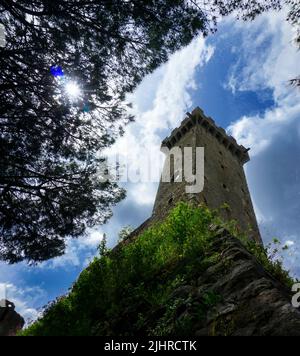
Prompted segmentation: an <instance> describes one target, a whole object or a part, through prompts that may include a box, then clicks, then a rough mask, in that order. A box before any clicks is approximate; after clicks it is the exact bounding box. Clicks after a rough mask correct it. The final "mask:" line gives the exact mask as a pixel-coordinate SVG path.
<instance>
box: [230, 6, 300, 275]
mask: <svg viewBox="0 0 300 356" xmlns="http://www.w3.org/2000/svg"><path fill="white" fill-rule="evenodd" d="M241 26H242V27H241ZM235 30H236V31H242V35H243V36H242V38H243V43H242V46H241V49H242V52H241V55H242V60H241V61H239V62H238V63H236V64H235V65H234V66H233V67H232V70H231V74H230V77H229V81H228V86H227V87H228V88H231V90H232V92H233V93H234V92H236V91H258V90H269V89H271V90H272V92H273V99H274V103H275V105H274V107H272V108H269V109H267V110H266V111H265V112H264V113H263V114H261V115H256V116H248V117H247V116H244V117H241V118H240V120H238V121H237V122H234V123H232V124H231V125H230V127H229V128H228V131H229V132H230V133H231V134H232V135H233V136H234V137H236V139H237V140H238V141H239V142H240V143H241V144H243V145H245V146H248V147H251V153H252V161H251V162H250V163H249V164H248V165H247V168H246V170H247V176H248V181H249V184H250V188H251V191H252V196H253V199H254V203H255V206H256V208H257V212H258V216H259V220H260V227H261V230H262V234H263V236H264V240H265V242H267V241H270V239H271V238H272V237H274V236H276V237H279V238H280V239H281V240H282V241H283V242H285V241H287V242H288V245H289V246H290V247H291V246H292V247H293V248H292V250H293V253H292V255H291V254H288V255H287V256H286V259H285V263H286V265H287V266H288V267H289V268H291V269H292V271H293V272H294V273H295V274H297V275H298V276H299V275H300V268H299V267H297V262H296V261H297V259H298V257H299V251H298V246H299V243H300V224H299V214H300V199H299V198H300V169H299V168H298V162H299V158H300V141H299V139H300V101H299V94H300V93H299V91H297V89H295V88H292V87H290V86H289V84H288V80H290V79H291V78H293V77H295V76H296V75H297V73H298V70H299V63H300V53H299V52H298V51H297V48H296V47H295V46H294V45H293V43H292V40H291V39H292V38H293V31H294V29H293V28H292V27H291V26H290V25H289V24H288V23H287V22H286V21H285V14H284V13H273V14H268V15H263V16H261V17H259V18H258V19H257V20H256V21H255V22H253V23H249V24H243V25H239V24H237V25H236V26H235Z"/></svg>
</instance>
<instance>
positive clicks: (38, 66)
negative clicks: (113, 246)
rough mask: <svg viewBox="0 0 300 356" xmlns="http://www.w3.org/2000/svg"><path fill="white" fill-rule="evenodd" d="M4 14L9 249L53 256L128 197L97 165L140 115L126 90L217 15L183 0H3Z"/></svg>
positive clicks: (1, 185)
mask: <svg viewBox="0 0 300 356" xmlns="http://www.w3.org/2000/svg"><path fill="white" fill-rule="evenodd" d="M0 23H1V24H3V25H4V27H5V30H6V46H5V47H4V48H1V47H0V103H1V104H0V258H1V259H3V260H6V261H9V262H11V263H15V262H18V261H22V260H27V261H29V262H37V261H43V260H46V259H49V258H52V257H54V256H58V255H61V254H63V253H64V250H65V238H66V237H67V236H73V237H76V236H79V235H81V234H82V233H84V231H85V229H86V227H88V226H94V225H95V224H102V223H104V222H105V221H107V219H108V218H109V217H110V216H111V206H112V205H113V204H115V203H117V202H118V201H120V200H121V199H122V198H124V191H123V190H121V189H120V188H118V186H117V185H116V184H114V183H111V182H108V181H106V182H102V180H101V179H100V177H99V175H98V174H97V168H98V167H99V164H100V163H101V158H99V152H101V150H102V149H103V148H105V147H107V146H109V145H111V144H112V143H113V142H114V139H115V137H116V135H117V134H119V133H122V131H123V126H124V124H126V123H128V122H129V121H131V120H132V118H131V117H130V116H129V115H128V114H127V113H126V105H125V103H124V98H125V94H126V93H127V92H130V91H132V90H133V89H134V87H135V86H136V85H137V84H138V83H139V82H140V81H141V79H142V78H143V76H145V75H146V74H147V73H150V72H151V71H153V70H154V69H155V68H156V67H157V66H158V65H159V64H161V63H162V62H164V61H166V60H167V58H168V55H169V54H170V53H172V52H173V51H175V50H177V49H179V48H180V47H181V46H184V45H187V44H188V43H189V42H190V41H191V40H192V39H193V37H194V36H195V35H196V34H197V33H198V31H199V30H201V31H204V32H206V31H207V29H206V27H207V23H206V22H205V20H204V15H203V13H202V12H201V11H199V10H198V9H196V8H195V7H189V6H187V5H186V3H185V2H184V1H183V0H172V1H171V0H146V1H125V0H109V1H108V0H69V1H62V0H44V1H41V0H30V1H29V0H17V1H5V0H2V1H0ZM52 66H60V67H61V68H62V69H63V71H64V73H65V78H70V79H72V80H74V81H76V82H77V83H79V85H80V86H81V91H82V93H83V94H82V98H81V99H80V100H77V101H76V102H74V101H73V102H72V100H70V98H69V97H68V96H66V95H65V93H64V90H63V88H62V85H61V83H60V82H59V80H58V79H57V78H54V77H53V75H51V72H50V68H51V67H52Z"/></svg>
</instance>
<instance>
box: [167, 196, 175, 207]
mask: <svg viewBox="0 0 300 356" xmlns="http://www.w3.org/2000/svg"><path fill="white" fill-rule="evenodd" d="M173 201H174V198H173V197H171V198H170V199H169V201H168V204H169V205H171V204H172V203H173Z"/></svg>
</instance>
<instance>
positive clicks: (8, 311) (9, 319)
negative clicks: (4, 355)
mask: <svg viewBox="0 0 300 356" xmlns="http://www.w3.org/2000/svg"><path fill="white" fill-rule="evenodd" d="M24 324H25V321H24V319H23V318H22V317H21V316H20V315H19V314H18V313H17V312H16V311H15V305H14V304H13V303H11V302H10V301H8V300H2V301H0V336H15V335H16V334H17V332H18V331H20V330H22V328H23V326H24Z"/></svg>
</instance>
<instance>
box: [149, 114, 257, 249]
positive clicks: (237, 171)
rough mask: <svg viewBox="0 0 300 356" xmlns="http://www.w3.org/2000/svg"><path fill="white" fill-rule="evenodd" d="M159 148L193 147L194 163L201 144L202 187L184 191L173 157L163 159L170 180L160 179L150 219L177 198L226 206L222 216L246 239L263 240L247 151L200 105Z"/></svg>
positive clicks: (212, 206)
mask: <svg viewBox="0 0 300 356" xmlns="http://www.w3.org/2000/svg"><path fill="white" fill-rule="evenodd" d="M162 147H167V148H168V149H169V150H171V149H174V147H178V148H180V149H181V150H182V151H183V149H184V148H185V147H192V148H193V151H194V159H193V163H195V156H196V155H195V152H196V147H204V157H205V158H204V175H205V177H204V189H203V191H202V192H201V193H195V194H190V193H187V192H186V186H187V182H186V181H185V180H184V179H183V181H182V182H177V181H176V180H177V179H176V176H177V175H178V173H179V172H178V166H176V169H175V164H174V161H173V160H172V156H171V159H170V160H171V165H170V160H168V159H166V163H165V165H168V166H170V177H171V181H170V182H163V181H161V182H160V185H159V188H158V192H157V196H156V201H155V204H154V209H153V215H152V219H153V220H160V219H162V218H163V217H164V216H165V215H166V214H167V212H168V211H169V210H170V209H171V208H172V207H174V205H176V203H177V202H179V201H193V202H195V203H204V204H206V205H207V206H208V207H209V208H211V209H218V208H220V207H222V206H228V208H225V209H221V214H222V217H223V218H224V219H225V220H232V219H234V220H236V221H237V222H238V226H239V228H240V229H241V231H245V232H248V236H249V238H251V239H253V240H255V241H257V242H259V243H262V240H261V237H260V233H259V229H258V225H257V221H256V217H255V213H254V209H253V205H252V202H251V197H250V192H249V189H248V185H247V181H246V176H245V173H244V168H243V166H244V164H245V163H247V162H248V161H249V160H250V158H249V154H248V151H249V150H247V149H246V148H245V147H243V146H240V145H238V144H237V142H236V140H235V139H234V138H233V137H231V136H228V135H227V134H226V132H225V130H224V129H222V128H220V127H218V126H216V124H215V122H214V120H212V119H211V118H209V117H206V116H205V115H204V113H203V111H202V110H201V109H199V108H197V109H195V110H194V111H193V112H192V114H187V117H186V119H185V120H184V121H183V122H182V123H181V125H180V127H179V128H176V129H175V130H174V131H173V132H172V133H171V135H170V136H169V137H167V138H166V139H165V140H164V141H163V143H162ZM179 165H180V164H179ZM165 168H166V167H165ZM193 168H194V169H195V167H193ZM176 170H177V171H176Z"/></svg>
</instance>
